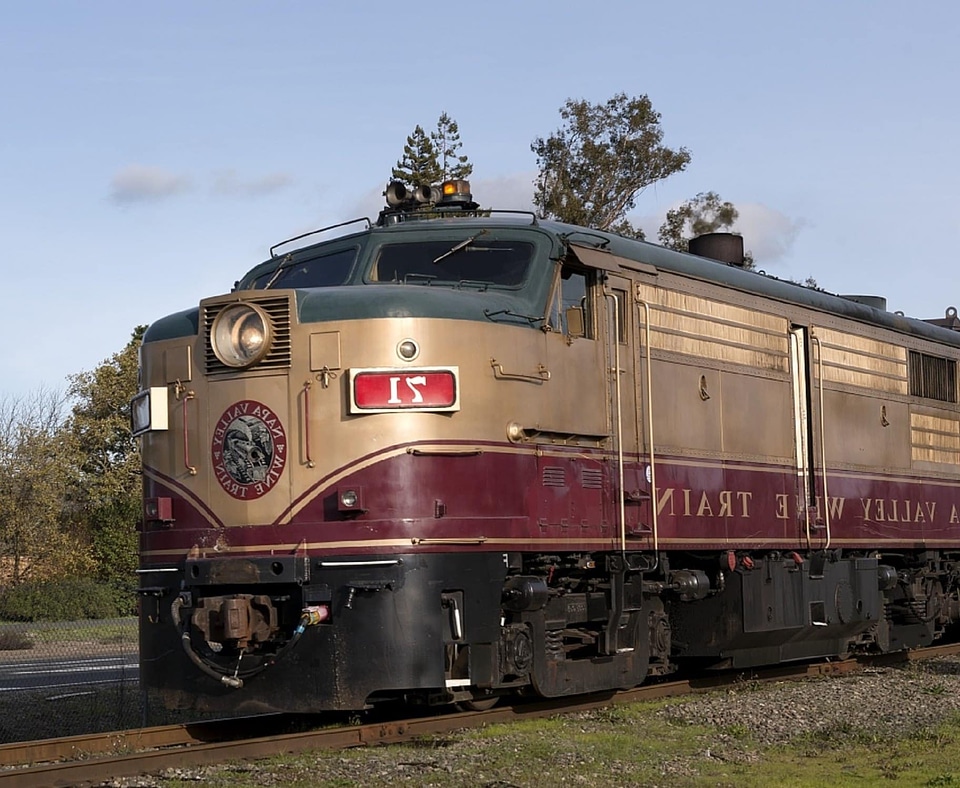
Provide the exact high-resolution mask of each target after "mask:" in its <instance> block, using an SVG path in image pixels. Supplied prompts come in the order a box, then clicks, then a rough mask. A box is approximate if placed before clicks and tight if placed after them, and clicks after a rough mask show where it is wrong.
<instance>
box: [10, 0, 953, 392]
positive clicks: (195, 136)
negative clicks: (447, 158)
mask: <svg viewBox="0 0 960 788" xmlns="http://www.w3.org/2000/svg"><path fill="white" fill-rule="evenodd" d="M958 40H960V4H958V3H955V2H953V0H940V1H939V2H930V1H924V0H918V2H916V3H913V4H908V3H904V2H903V1H902V0H898V1H897V2H889V1H888V0H875V1H874V2H866V1H865V0H843V2H837V1H836V0H831V1H830V2H827V1H826V0H808V2H802V3H781V2H772V1H771V0H757V1H756V2H747V1H744V2H741V1H740V0H725V1H724V2H703V1H702V0H687V1H686V2H683V3H663V2H658V3H653V2H643V1H642V0H629V1H626V0H625V1H623V2H620V1H614V0H609V1H607V0H595V1H594V2H592V3H584V2H572V1H570V0H549V1H548V2H547V1H544V0H484V2H465V3H460V4H457V3H453V2H445V3H407V4H403V3H398V2H390V3H387V2H380V0H368V2H366V3H362V4H360V3H353V2H340V1H338V0H313V1H312V2H309V1H308V0H288V1H287V2H266V1H265V0H264V1H262V2H249V1H248V0H230V1H229V2H227V1H226V0H206V1H205V2H203V1H201V2H198V1H197V0H190V1H189V2H187V1H186V0H164V2H162V3H161V2H130V1H129V0H30V2H19V3H17V2H13V0H6V2H4V3H2V6H0V239H2V243H3V256H2V261H3V262H2V264H0V270H2V278H0V282H2V285H3V289H2V293H3V304H4V310H3V311H4V314H5V316H6V319H7V321H8V326H10V327H11V328H12V331H11V332H10V334H8V341H7V342H5V343H4V347H3V349H2V350H0V400H2V399H4V398H14V399H17V398H24V397H29V396H31V395H32V394H34V393H36V392H38V391H40V390H48V391H49V390H50V389H62V388H65V387H66V386H67V385H68V382H69V377H70V376H71V375H75V374H77V373H80V372H83V371H88V370H92V369H94V368H95V367H96V366H97V365H98V364H100V363H101V362H103V361H104V360H107V359H109V358H110V357H111V356H112V355H113V354H114V353H117V352H119V351H120V350H121V349H122V348H123V347H124V346H125V345H126V344H127V342H128V340H129V339H130V336H131V333H132V332H133V330H134V328H135V327H136V326H138V325H141V324H149V323H150V322H152V321H153V320H156V319H157V318H159V317H162V316H163V315H166V314H169V313H171V312H176V311H180V310H182V309H186V308H189V307H192V306H195V305H196V304H197V303H198V302H199V300H200V299H201V298H204V297H207V296H211V295H217V294H220V293H224V292H227V291H229V290H230V288H231V287H232V286H233V283H234V282H235V281H236V280H237V279H239V278H240V276H242V275H243V274H244V273H245V272H246V271H247V270H249V269H250V268H252V267H253V266H254V265H255V264H257V263H258V262H260V261H261V260H263V259H266V258H267V256H268V250H269V248H270V246H272V245H274V244H276V243H278V242H280V241H282V240H284V239H286V238H290V237H291V236H294V235H298V234H300V233H303V232H306V231H308V230H311V229H314V228H318V227H322V226H325V225H330V224H334V223H337V222H341V221H346V220H348V219H353V218H357V217H361V216H369V217H371V218H376V214H377V212H378V211H379V209H380V208H381V207H382V206H383V198H382V196H381V195H382V192H383V189H384V186H385V185H386V182H387V181H388V179H389V176H390V170H391V168H392V167H393V166H394V165H395V164H396V163H397V160H398V159H399V158H400V157H401V155H402V153H403V145H404V142H405V140H406V136H407V135H408V134H409V133H410V132H411V131H412V130H413V129H414V127H415V126H416V125H418V124H419V125H421V126H423V127H424V128H425V129H427V130H429V129H430V128H434V127H435V126H436V121H437V118H438V117H439V116H440V114H441V113H443V112H446V113H448V114H449V115H450V116H451V117H452V118H453V119H454V120H456V121H457V123H458V124H459V127H460V137H461V141H462V144H463V147H462V149H461V152H462V153H464V154H466V155H467V156H468V158H469V160H470V162H471V163H472V164H473V166H474V171H473V175H472V177H471V183H472V191H473V194H474V198H475V199H476V200H477V201H478V202H479V203H480V204H481V205H482V206H484V207H495V208H513V209H526V208H530V207H531V200H532V195H533V181H534V179H535V177H536V170H537V167H536V157H535V156H534V154H533V153H532V152H531V150H530V145H531V142H532V141H533V140H535V139H536V138H538V137H547V136H549V135H550V134H551V133H552V132H554V131H556V130H557V129H559V128H560V127H561V126H562V119H561V117H560V114H559V110H560V109H561V107H562V106H563V105H564V103H565V102H566V101H567V99H571V98H572V99H585V100H587V101H589V102H591V103H601V102H605V101H606V100H607V99H609V98H611V97H612V96H613V95H615V94H617V93H626V94H627V95H628V96H640V95H647V96H648V97H649V98H650V100H651V102H652V104H653V107H654V109H655V110H656V111H657V112H659V113H660V115H661V127H662V129H663V131H664V139H663V142H664V144H666V145H668V146H670V147H672V148H679V147H684V148H687V149H688V150H689V151H690V153H691V162H690V164H689V166H688V167H687V169H686V170H685V171H684V172H682V173H679V174H676V175H673V176H671V177H670V178H668V179H666V180H664V181H661V182H659V183H657V184H654V185H652V186H650V187H648V188H647V189H646V190H645V191H644V192H643V193H642V194H641V195H639V197H638V198H637V203H636V208H635V210H634V211H633V212H632V213H631V214H630V216H629V218H630V219H631V220H632V221H633V222H634V223H635V224H638V225H640V226H641V227H643V228H644V229H645V230H646V232H647V237H648V238H649V239H652V240H655V239H656V231H657V228H658V227H659V225H660V223H661V222H662V221H663V219H664V217H665V215H666V212H667V211H668V210H670V209H671V208H673V207H676V206H677V205H678V204H680V203H681V202H682V201H684V200H686V199H689V198H691V197H693V196H695V195H696V194H698V193H700V192H705V191H710V190H712V191H715V192H718V193H719V194H720V195H721V197H722V198H723V199H725V200H729V201H731V202H733V203H734V204H735V205H736V206H737V208H738V209H739V211H740V219H739V221H738V224H737V226H736V229H737V230H738V231H739V232H741V233H742V234H743V235H744V240H745V246H746V248H747V249H749V250H751V251H752V252H753V254H754V257H755V258H756V261H757V267H758V268H760V269H762V270H764V271H767V272H768V273H770V274H773V275H775V276H778V277H781V278H791V279H798V280H803V279H805V278H806V277H808V276H812V277H813V278H814V279H815V280H816V281H817V282H818V284H819V285H820V287H822V288H824V289H825V290H828V291H830V292H834V293H843V294H863V295H880V296H885V297H886V298H887V301H888V308H889V309H890V310H891V311H902V312H904V313H905V314H907V315H910V316H913V317H920V318H935V317H943V315H944V312H945V310H946V308H947V307H949V306H960V254H958V249H960V204H958V203H960V200H958V195H960V189H958V184H960V101H958V98H960V86H958V81H960V43H958Z"/></svg>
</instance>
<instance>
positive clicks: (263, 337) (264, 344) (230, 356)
mask: <svg viewBox="0 0 960 788" xmlns="http://www.w3.org/2000/svg"><path fill="white" fill-rule="evenodd" d="M210 344H211V345H213V352H214V353H216V354H217V358H219V359H220V360H221V361H222V362H223V363H224V364H226V365H227V366H228V367H236V368H238V369H240V368H243V367H249V366H250V365H251V364H255V363H256V362H257V361H259V360H260V359H261V358H263V357H264V356H265V355H266V354H267V351H268V350H269V349H270V320H269V318H268V317H267V316H266V314H264V312H263V311H262V310H261V309H260V308H259V307H257V306H256V305H255V304H231V305H230V306H228V307H226V308H225V309H223V310H222V311H221V312H220V314H219V315H217V317H216V319H215V320H214V321H213V330H212V331H211V333H210Z"/></svg>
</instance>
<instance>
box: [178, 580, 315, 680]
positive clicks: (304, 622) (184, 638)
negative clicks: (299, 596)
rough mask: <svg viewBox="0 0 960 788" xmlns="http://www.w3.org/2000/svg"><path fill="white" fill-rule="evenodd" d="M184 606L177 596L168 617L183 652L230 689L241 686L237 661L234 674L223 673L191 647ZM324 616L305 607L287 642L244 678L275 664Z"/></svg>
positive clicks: (181, 598) (181, 599)
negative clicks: (182, 617) (182, 615)
mask: <svg viewBox="0 0 960 788" xmlns="http://www.w3.org/2000/svg"><path fill="white" fill-rule="evenodd" d="M183 607H184V600H183V597H177V598H176V599H175V600H174V601H173V604H172V605H171V606H170V617H171V618H172V619H173V624H174V626H175V627H176V628H177V630H178V631H179V632H180V645H181V646H183V650H184V653H186V655H187V657H189V659H190V661H191V662H192V663H193V664H194V665H196V666H197V667H198V668H200V670H202V671H203V672H204V673H206V674H207V675H208V676H211V677H212V678H214V679H216V680H217V681H218V682H220V683H221V684H223V685H225V686H227V687H230V688H231V689H240V688H242V687H243V681H244V679H243V678H240V676H239V675H238V672H239V662H238V663H237V664H238V672H237V673H234V675H232V676H231V675H230V674H228V673H223V672H222V671H221V670H218V669H217V668H215V667H214V666H213V665H211V664H210V663H208V662H207V661H206V660H205V659H204V658H203V657H201V656H200V655H199V654H198V653H197V652H196V650H195V649H194V648H193V643H191V642H190V633H189V632H188V631H187V627H186V625H185V623H184V622H183V621H182V619H181V617H180V610H181V608H183ZM324 618H325V616H324V615H323V612H322V609H321V608H317V607H305V608H304V609H303V611H302V612H301V614H300V621H299V622H298V623H297V626H296V628H295V629H294V630H293V637H292V638H290V640H289V641H287V643H285V644H284V645H283V646H282V647H281V648H280V650H279V651H278V652H277V653H276V654H275V655H274V658H273V659H271V660H270V661H264V662H263V663H261V664H260V666H259V667H256V668H252V669H251V670H249V671H248V672H247V673H245V674H244V678H247V679H249V678H252V677H253V676H256V675H257V674H258V673H261V672H262V671H264V670H266V669H267V668H268V667H270V666H271V665H273V664H275V663H276V662H277V660H278V659H280V658H281V657H282V656H283V655H284V654H286V652H287V651H289V650H290V649H291V648H293V647H294V646H295V645H296V644H297V642H298V641H299V640H300V638H301V637H302V636H303V633H304V631H305V630H306V628H307V627H309V626H313V625H315V624H319V623H320V622H321V621H323V619H324Z"/></svg>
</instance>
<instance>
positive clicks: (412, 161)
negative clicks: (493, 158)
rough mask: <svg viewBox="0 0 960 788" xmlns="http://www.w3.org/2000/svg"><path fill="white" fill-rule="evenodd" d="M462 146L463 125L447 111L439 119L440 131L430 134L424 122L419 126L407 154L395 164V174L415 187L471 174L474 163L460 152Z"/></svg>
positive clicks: (408, 142) (408, 139)
mask: <svg viewBox="0 0 960 788" xmlns="http://www.w3.org/2000/svg"><path fill="white" fill-rule="evenodd" d="M462 146H463V143H461V142H460V127H459V126H458V125H457V122H456V121H455V120H454V119H453V118H451V117H450V116H449V115H448V114H447V113H446V112H444V113H443V114H441V115H440V118H439V119H438V120H437V129H436V131H431V132H430V134H429V135H428V134H427V133H426V132H425V131H424V130H423V127H422V126H417V127H416V128H415V129H414V130H413V133H412V134H411V135H410V136H409V137H407V144H406V145H404V146H403V157H402V158H401V159H400V161H398V162H397V166H396V167H394V168H393V171H392V172H391V178H392V180H395V181H400V182H401V183H403V184H405V185H407V186H411V187H415V186H435V185H436V184H438V183H440V182H441V181H446V180H453V179H458V178H469V177H470V175H471V174H472V173H473V165H472V164H471V163H470V161H469V160H468V159H467V157H466V156H464V155H462V154H460V153H459V151H460V148H461V147H462Z"/></svg>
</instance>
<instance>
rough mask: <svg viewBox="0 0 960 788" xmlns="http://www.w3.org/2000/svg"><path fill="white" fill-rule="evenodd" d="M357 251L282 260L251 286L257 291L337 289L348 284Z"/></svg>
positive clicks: (342, 251) (343, 250)
mask: <svg viewBox="0 0 960 788" xmlns="http://www.w3.org/2000/svg"><path fill="white" fill-rule="evenodd" d="M357 251H358V247H351V248H349V249H341V250H340V251H338V252H332V253H331V254H325V255H321V256H319V257H309V258H294V257H292V256H291V257H286V258H282V259H281V261H280V265H279V266H278V267H277V268H274V269H273V270H272V271H267V272H266V273H263V274H260V275H259V276H258V277H257V278H256V279H254V280H253V282H252V283H251V284H250V287H251V288H252V289H254V290H262V289H264V288H266V287H269V288H270V289H272V290H273V289H277V288H281V287H293V288H310V287H336V286H337V285H343V284H346V282H347V279H348V278H349V276H350V270H351V269H352V268H353V263H354V261H355V260H356V259H357Z"/></svg>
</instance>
